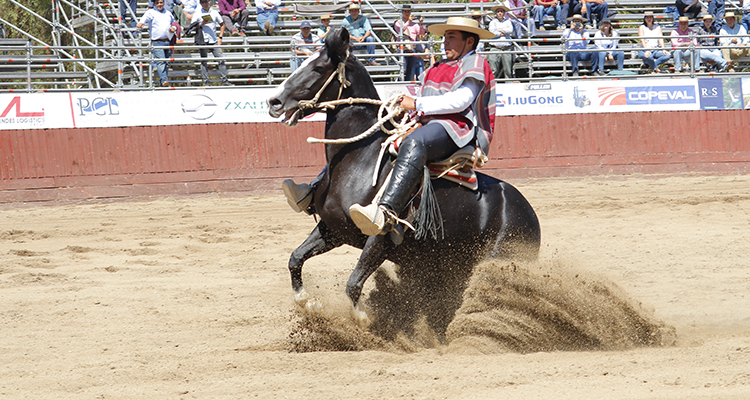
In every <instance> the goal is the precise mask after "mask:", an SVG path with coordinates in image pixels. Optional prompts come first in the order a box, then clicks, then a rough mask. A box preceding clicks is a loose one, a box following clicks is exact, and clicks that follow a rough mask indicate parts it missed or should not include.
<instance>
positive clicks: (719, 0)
mask: <svg viewBox="0 0 750 400" xmlns="http://www.w3.org/2000/svg"><path fill="white" fill-rule="evenodd" d="M725 11H726V7H725V6H724V0H708V13H709V14H711V15H713V17H714V18H716V19H717V20H722V19H723V18H724V13H725Z"/></svg>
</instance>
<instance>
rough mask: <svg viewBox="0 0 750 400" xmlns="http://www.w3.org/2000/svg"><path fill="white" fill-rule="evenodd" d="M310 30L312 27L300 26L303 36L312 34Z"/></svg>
mask: <svg viewBox="0 0 750 400" xmlns="http://www.w3.org/2000/svg"><path fill="white" fill-rule="evenodd" d="M310 30H311V28H300V32H302V36H304V37H308V36H310Z"/></svg>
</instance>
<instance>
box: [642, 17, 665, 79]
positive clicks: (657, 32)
mask: <svg viewBox="0 0 750 400" xmlns="http://www.w3.org/2000/svg"><path fill="white" fill-rule="evenodd" d="M638 36H643V37H646V38H643V39H639V40H640V42H641V43H640V45H641V47H642V48H643V50H639V51H638V58H640V59H642V60H643V62H644V63H646V65H648V66H649V67H650V68H651V69H652V70H653V71H654V73H657V74H658V73H659V72H661V71H660V70H659V65H661V64H664V63H665V62H667V61H669V59H670V58H672V52H671V51H669V50H666V46H665V45H664V39H660V37H661V36H663V34H662V32H661V26H659V25H658V24H655V23H654V12H653V11H646V12H645V13H643V25H641V26H640V27H638ZM662 49H663V50H662Z"/></svg>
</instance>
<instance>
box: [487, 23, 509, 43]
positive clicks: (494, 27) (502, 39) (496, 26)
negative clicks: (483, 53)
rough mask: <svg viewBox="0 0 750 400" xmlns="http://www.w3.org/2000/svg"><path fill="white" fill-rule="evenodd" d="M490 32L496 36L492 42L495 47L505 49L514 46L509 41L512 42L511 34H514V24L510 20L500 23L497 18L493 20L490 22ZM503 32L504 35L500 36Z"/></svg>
mask: <svg viewBox="0 0 750 400" xmlns="http://www.w3.org/2000/svg"><path fill="white" fill-rule="evenodd" d="M489 31H490V32H492V34H494V35H495V39H493V40H491V41H490V43H491V44H492V45H493V46H495V47H499V48H501V49H504V48H507V47H510V45H511V44H512V43H511V42H509V41H508V40H510V35H511V33H513V23H512V22H511V21H510V20H509V19H503V20H502V21H500V20H498V19H497V18H493V19H492V21H490V29H489ZM501 31H502V32H503V34H500V32H501Z"/></svg>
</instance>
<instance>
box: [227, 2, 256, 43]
mask: <svg viewBox="0 0 750 400" xmlns="http://www.w3.org/2000/svg"><path fill="white" fill-rule="evenodd" d="M219 12H220V13H221V18H222V19H223V20H224V26H226V29H227V30H229V32H231V34H232V36H245V31H246V30H247V20H248V18H250V10H248V9H247V7H245V0H219ZM237 23H239V25H240V26H239V27H237V26H235V24H237Z"/></svg>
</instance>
